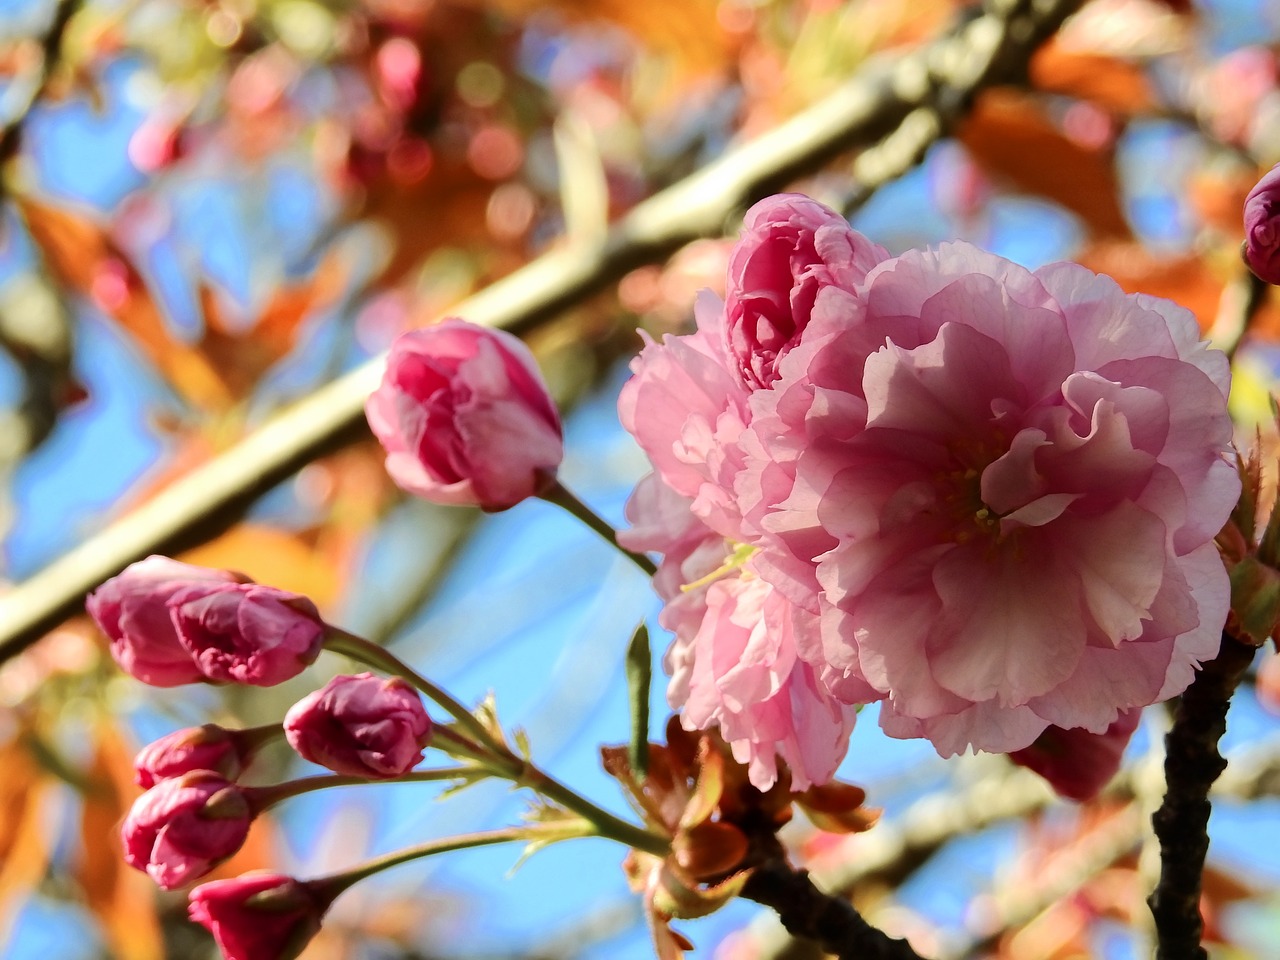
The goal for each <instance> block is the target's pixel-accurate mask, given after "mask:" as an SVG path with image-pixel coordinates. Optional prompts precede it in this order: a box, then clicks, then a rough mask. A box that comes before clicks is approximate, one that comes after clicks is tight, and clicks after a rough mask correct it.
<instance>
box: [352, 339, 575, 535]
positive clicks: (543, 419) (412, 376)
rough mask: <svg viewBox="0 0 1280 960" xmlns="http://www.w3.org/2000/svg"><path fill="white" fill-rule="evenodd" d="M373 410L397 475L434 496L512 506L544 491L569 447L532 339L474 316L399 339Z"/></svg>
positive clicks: (368, 409) (369, 411) (369, 409)
mask: <svg viewBox="0 0 1280 960" xmlns="http://www.w3.org/2000/svg"><path fill="white" fill-rule="evenodd" d="M365 414H366V416H367V417H368V419H369V426H370V427H371V428H372V430H373V432H374V435H375V436H377V438H378V440H379V441H380V442H381V443H382V445H383V447H385V448H386V451H387V472H388V473H389V474H391V478H392V479H393V480H395V482H396V483H397V484H399V485H400V486H401V487H403V488H404V489H405V490H408V491H409V492H410V493H414V494H417V495H418V496H420V497H422V498H424V499H426V500H430V501H432V502H433V503H444V504H455V505H471V506H478V507H482V508H483V509H485V510H505V509H506V508H507V507H511V506H514V505H515V504H517V503H519V502H520V501H521V500H524V499H526V498H527V497H531V496H534V495H536V494H538V493H541V492H542V491H544V490H545V489H546V488H547V487H548V486H549V485H550V484H551V482H552V480H553V479H554V477H555V472H556V469H557V468H558V467H559V465H560V461H561V459H562V458H563V456H564V441H563V432H562V430H561V426H560V415H559V413H557V411H556V407H555V404H554V403H553V402H552V400H551V397H550V396H549V395H548V393H547V387H546V384H545V383H544V382H543V380H542V376H541V374H539V373H538V367H537V364H536V363H535V362H534V359H533V355H532V354H531V353H530V352H529V349H528V347H526V346H525V345H524V344H523V343H521V342H520V340H518V339H517V338H516V337H513V336H512V335H511V334H509V333H504V332H503V331H501V330H490V329H488V328H485V327H479V326H476V325H475V324H472V323H467V322H466V321H465V320H458V319H450V320H446V321H444V322H443V323H440V324H437V325H435V326H432V327H428V328H426V329H425V330H414V331H411V332H409V333H406V334H404V335H403V336H401V337H400V339H398V340H397V341H396V342H395V343H394V344H392V346H391V352H390V354H389V355H388V357H387V370H386V374H385V375H384V376H383V380H382V385H381V386H379V387H378V389H377V390H375V391H374V392H373V394H372V395H371V396H370V397H369V400H368V402H367V403H366V404H365Z"/></svg>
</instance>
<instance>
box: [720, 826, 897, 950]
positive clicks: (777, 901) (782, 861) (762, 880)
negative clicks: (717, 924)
mask: <svg viewBox="0 0 1280 960" xmlns="http://www.w3.org/2000/svg"><path fill="white" fill-rule="evenodd" d="M770 839H772V840H773V844H774V846H775V847H776V849H775V850H774V851H772V852H771V853H770V854H769V855H768V856H767V857H766V858H765V859H764V860H763V862H761V863H760V864H759V865H757V866H756V867H755V869H754V872H753V873H752V874H751V877H750V878H749V879H748V880H747V882H746V885H745V886H744V887H743V888H742V896H744V897H746V898H747V899H748V900H754V901H755V902H756V903H762V904H764V905H765V906H766V907H772V908H773V909H774V910H775V911H776V912H777V914H778V917H779V918H780V919H781V920H782V925H783V926H784V927H786V928H787V932H788V933H790V934H791V935H792V936H795V937H805V938H806V939H809V940H813V941H815V942H817V943H818V944H819V945H821V947H822V949H823V950H825V951H826V952H827V953H829V954H832V955H833V956H836V957H838V958H839V960H921V957H920V955H919V954H918V953H916V952H915V950H913V949H911V944H909V943H907V941H905V940H895V939H893V938H892V937H890V936H888V935H887V934H885V933H884V931H882V930H879V929H877V928H876V927H873V926H871V924H869V923H867V921H866V920H864V919H863V917H862V914H860V913H858V911H857V910H855V909H854V907H853V904H851V903H850V902H849V901H848V900H845V899H844V898H842V897H838V896H832V895H830V894H826V893H823V892H822V891H821V890H819V889H818V888H817V887H815V886H814V885H813V881H812V880H811V879H810V878H809V872H808V871H807V870H795V869H793V868H792V867H791V865H790V864H788V863H787V861H786V854H785V853H784V851H783V850H782V847H781V845H780V844H778V842H777V838H776V837H771V838H770Z"/></svg>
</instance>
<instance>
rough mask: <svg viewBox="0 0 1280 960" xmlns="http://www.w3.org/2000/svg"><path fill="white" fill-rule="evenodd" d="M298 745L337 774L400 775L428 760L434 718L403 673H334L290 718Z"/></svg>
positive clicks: (288, 731)
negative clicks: (426, 750) (384, 675)
mask: <svg viewBox="0 0 1280 960" xmlns="http://www.w3.org/2000/svg"><path fill="white" fill-rule="evenodd" d="M284 730H285V736H286V737H288V739H289V743H290V744H291V745H292V746H293V749H295V750H297V751H298V753H299V754H301V755H302V756H303V757H305V758H306V759H308V760H310V761H311V762H312V763H318V764H320V765H321V766H324V767H328V768H329V769H330V770H333V771H336V772H337V773H345V774H349V775H352V776H357V777H368V778H370V779H373V780H380V779H386V778H390V777H398V776H401V775H403V774H406V773H408V772H409V771H410V770H412V769H413V768H414V767H415V766H417V765H418V764H419V763H421V762H422V746H423V745H424V744H425V743H426V740H427V738H428V736H429V735H430V733H431V719H430V717H428V716H427V711H426V709H425V708H424V707H423V706H422V700H421V698H420V697H419V696H418V694H417V691H415V690H414V689H413V688H412V687H411V686H409V684H407V683H406V682H405V681H404V680H401V679H400V678H399V677H393V678H391V679H385V680H384V679H383V678H381V677H376V676H374V675H373V674H372V673H361V674H357V675H356V676H344V677H334V678H333V679H332V680H330V681H329V682H328V683H327V684H325V686H324V688H323V689H321V690H317V691H316V692H315V693H312V694H310V695H308V696H306V697H304V698H303V699H302V700H300V701H298V702H297V703H296V704H294V705H293V707H291V708H290V710H289V712H288V713H287V714H286V715H285V718H284Z"/></svg>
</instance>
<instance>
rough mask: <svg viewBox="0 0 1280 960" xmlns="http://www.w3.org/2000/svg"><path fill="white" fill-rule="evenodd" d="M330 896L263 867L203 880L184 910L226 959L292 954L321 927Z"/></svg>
mask: <svg viewBox="0 0 1280 960" xmlns="http://www.w3.org/2000/svg"><path fill="white" fill-rule="evenodd" d="M328 908H329V900H328V898H327V897H324V896H322V895H321V894H320V893H319V892H318V891H317V890H315V889H314V888H313V887H312V886H311V885H310V884H307V883H304V882H302V881H299V880H295V879H293V878H292V877H286V876H283V875H281V874H278V873H270V872H268V871H266V870H256V871H254V872H252V873H246V874H244V875H243V876H239V877H236V878H235V879H233V880H214V881H212V882H210V883H202V884H200V886H198V887H196V888H195V889H194V890H192V891H191V896H190V904H189V906H188V908H187V912H188V914H189V915H190V917H191V919H192V920H194V921H195V922H196V923H198V924H200V925H202V926H204V927H206V928H207V929H208V930H209V932H210V933H212V934H213V938H214V940H216V941H217V942H218V947H219V949H220V950H222V955H223V957H225V958H226V960H293V958H294V957H296V956H298V954H300V953H301V952H302V950H303V948H304V947H305V946H306V945H307V943H308V941H310V940H311V938H312V937H314V936H315V935H316V932H317V931H318V930H319V929H320V920H321V918H322V917H323V916H324V913H325V911H326V910H327V909H328Z"/></svg>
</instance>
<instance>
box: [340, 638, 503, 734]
mask: <svg viewBox="0 0 1280 960" xmlns="http://www.w3.org/2000/svg"><path fill="white" fill-rule="evenodd" d="M324 645H325V649H326V650H330V651H332V652H333V653H340V654H343V655H345V656H348V657H350V658H351V659H352V660H357V661H359V662H360V663H363V664H365V665H366V666H370V667H373V668H375V669H377V670H384V671H386V672H387V673H394V674H396V675H398V676H401V677H403V678H404V679H406V680H408V681H409V682H410V683H411V684H413V685H414V686H415V687H417V688H418V689H419V690H421V691H422V693H423V694H425V695H426V696H427V697H428V698H429V699H430V700H433V701H434V702H435V703H436V704H438V705H439V706H441V707H443V708H444V709H445V710H446V711H448V712H449V714H450V715H451V716H452V717H453V718H454V719H455V720H457V721H458V725H459V726H460V727H462V728H464V729H465V730H466V731H467V733H469V734H470V735H471V737H472V738H473V739H475V740H477V741H478V742H480V743H482V744H484V745H485V746H486V747H488V748H490V749H491V750H494V751H495V752H497V753H500V754H504V753H506V752H507V749H506V746H505V745H504V744H502V743H500V742H499V741H497V740H496V739H494V737H493V736H492V735H491V734H490V733H489V731H488V730H486V729H485V727H484V725H483V724H482V723H481V722H480V721H479V720H477V719H476V718H475V716H474V715H473V714H472V713H471V711H470V710H468V709H467V708H466V707H465V706H463V705H462V704H461V703H459V702H458V701H457V700H455V699H454V698H453V697H451V696H449V694H447V693H445V691H444V690H442V689H441V688H440V687H438V686H436V685H435V684H434V683H432V682H431V681H430V680H428V679H427V678H426V677H424V676H422V674H420V673H418V672H417V671H416V670H414V669H413V668H412V667H410V666H409V665H408V664H407V663H405V662H404V661H403V660H401V659H400V658H399V657H397V656H396V655H395V654H393V653H391V652H390V651H389V650H386V649H384V648H382V647H380V646H378V645H377V644H376V643H370V642H369V641H368V640H366V639H365V638H364V637H358V636H356V635H355V634H354V633H348V632H347V631H346V630H343V629H342V628H341V627H335V626H332V625H331V626H330V627H329V635H328V637H326V639H325V644H324Z"/></svg>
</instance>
